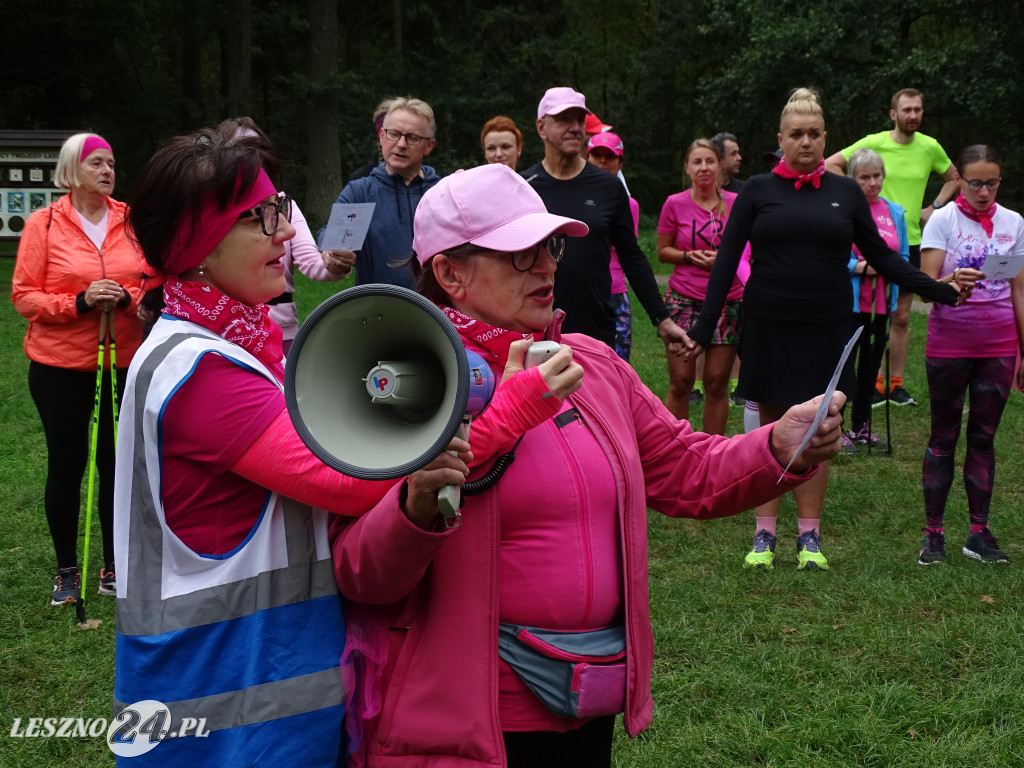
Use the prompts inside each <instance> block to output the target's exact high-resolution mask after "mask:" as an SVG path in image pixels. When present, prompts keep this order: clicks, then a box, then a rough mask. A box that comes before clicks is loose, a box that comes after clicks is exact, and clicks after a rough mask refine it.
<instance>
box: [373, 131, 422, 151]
mask: <svg viewBox="0 0 1024 768" xmlns="http://www.w3.org/2000/svg"><path fill="white" fill-rule="evenodd" d="M381 130H382V131H383V132H384V138H385V139H387V140H388V141H390V142H393V143H395V144H397V143H398V142H399V140H400V139H402V138H403V137H405V143H406V144H408V145H409V146H410V147H415V146H416V145H417V144H419V143H420V142H421V141H423V139H425V138H426V136H420V135H419V134H416V133H402V132H401V131H396V130H395V129H394V128H381Z"/></svg>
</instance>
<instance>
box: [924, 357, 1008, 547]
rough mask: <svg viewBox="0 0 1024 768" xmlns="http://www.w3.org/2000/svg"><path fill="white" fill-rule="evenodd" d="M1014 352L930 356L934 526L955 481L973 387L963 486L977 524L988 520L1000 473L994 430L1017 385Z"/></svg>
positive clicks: (929, 511)
mask: <svg viewBox="0 0 1024 768" xmlns="http://www.w3.org/2000/svg"><path fill="white" fill-rule="evenodd" d="M1016 362H1017V361H1016V359H1015V358H1013V357H973V358H971V357H969V358H946V357H929V358H926V361H925V370H926V371H927V374H928V396H929V399H930V400H931V410H932V434H931V437H930V438H929V440H928V448H927V449H926V450H925V453H924V469H923V473H922V474H923V478H922V479H923V482H924V510H925V515H926V516H927V519H928V522H927V525H928V527H929V528H941V527H942V518H943V514H944V513H945V510H946V499H947V498H948V497H949V490H950V488H951V487H952V485H953V460H954V457H955V454H956V444H957V441H958V440H959V439H960V424H961V422H962V420H963V410H964V397H965V395H966V394H967V392H968V391H970V395H971V397H970V410H969V413H968V416H967V453H966V456H965V457H964V488H965V490H966V491H967V508H968V511H969V512H970V516H971V524H972V525H987V524H988V511H989V503H990V502H991V500H992V482H993V480H994V478H995V472H996V454H995V447H994V442H995V434H996V429H998V428H999V420H1000V419H1001V418H1002V416H1003V408H1004V407H1005V406H1006V400H1007V398H1008V397H1009V395H1010V386H1011V385H1012V384H1013V373H1014V366H1015V365H1016Z"/></svg>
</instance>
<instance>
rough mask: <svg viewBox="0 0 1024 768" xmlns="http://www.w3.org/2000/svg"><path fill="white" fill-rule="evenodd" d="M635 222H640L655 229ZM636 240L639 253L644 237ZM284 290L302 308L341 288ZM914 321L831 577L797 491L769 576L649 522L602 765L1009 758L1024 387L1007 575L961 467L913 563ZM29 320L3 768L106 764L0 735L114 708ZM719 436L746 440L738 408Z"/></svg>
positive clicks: (861, 470) (19, 358)
mask: <svg viewBox="0 0 1024 768" xmlns="http://www.w3.org/2000/svg"><path fill="white" fill-rule="evenodd" d="M643 227H644V231H645V233H653V231H654V225H653V221H652V220H650V219H646V220H645V222H644V225H643ZM642 240H643V241H644V245H645V248H646V249H647V251H648V252H649V253H653V234H649V235H647V236H646V237H645V238H642ZM657 269H658V271H659V272H662V273H664V272H665V271H666V270H665V268H664V267H663V266H661V265H658V266H657ZM12 271H13V259H6V258H5V259H0V279H2V281H3V283H4V284H5V285H10V278H11V273H12ZM296 283H297V291H298V293H297V295H298V297H299V304H300V312H301V313H302V315H303V316H305V315H306V314H308V312H309V311H310V310H311V309H312V308H313V307H314V306H316V304H317V303H319V301H321V300H323V299H324V298H326V297H327V296H329V295H331V294H332V293H333V292H334V291H336V290H337V288H338V286H337V285H322V284H316V283H311V282H309V281H307V280H305V279H303V278H301V277H300V278H298V279H297V280H296ZM634 306H636V304H635V303H634ZM924 320H925V318H924V317H923V316H922V315H916V316H915V317H914V318H913V323H914V325H913V335H912V339H913V345H912V348H911V366H910V369H909V371H908V377H907V381H908V384H907V385H908V388H909V389H910V390H911V392H912V393H913V394H914V396H915V397H916V398H917V399H918V401H919V402H920V403H921V405H919V406H918V407H916V408H903V409H894V412H893V414H892V434H893V442H894V452H893V455H892V456H886V455H885V454H881V453H874V454H873V455H871V456H870V457H869V456H866V455H863V454H862V455H857V456H850V457H845V456H844V457H840V458H839V459H837V460H836V462H835V463H834V466H833V472H832V477H831V483H830V487H829V491H828V497H827V499H826V504H825V512H824V518H823V525H822V547H823V551H824V552H825V554H826V555H827V556H828V558H829V562H830V564H831V566H832V570H831V571H829V572H816V573H802V572H797V571H796V570H795V566H794V564H793V558H794V556H795V549H794V536H795V528H796V521H795V508H794V507H793V504H792V501H791V499H787V500H786V501H784V503H783V507H782V512H781V514H780V519H779V534H780V540H779V553H780V557H779V559H778V561H777V562H778V565H777V567H776V570H775V571H774V572H770V573H760V572H750V571H744V570H743V569H742V567H741V563H742V559H743V555H744V554H745V552H746V550H747V548H748V547H749V544H750V540H751V537H752V535H753V516H752V514H751V513H749V512H748V513H745V514H742V515H738V516H736V517H733V518H728V519H724V520H717V521H710V522H706V523H698V522H692V521H676V520H669V519H667V518H664V517H662V516H660V515H657V514H653V513H652V514H651V515H650V520H649V525H648V529H649V534H650V546H651V562H650V569H651V604H652V605H651V608H652V616H653V622H654V634H655V640H656V644H657V655H656V660H655V669H654V698H655V702H656V706H655V715H654V723H653V725H652V726H651V728H650V729H649V730H648V731H647V732H645V733H644V734H643V735H642V736H641V737H640V738H638V739H636V740H632V739H629V738H628V737H626V735H625V733H624V732H623V731H622V730H621V729H620V730H619V731H618V735H617V741H616V745H615V762H616V765H618V766H622V767H623V768H625V767H626V766H650V767H651V768H654V767H659V768H660V767H661V766H694V767H695V768H696V767H697V766H699V767H700V768H709V767H712V766H722V767H723V768H724V767H726V766H892V765H900V766H979V765H985V766H1014V765H1022V764H1024V706H1022V702H1021V691H1022V690H1024V668H1022V665H1021V664H1020V662H1019V658H1020V657H1021V652H1022V650H1024V649H1022V640H1021V637H1022V636H1024V616H1022V609H1021V594H1022V586H1024V585H1022V578H1021V564H1022V562H1024V489H1022V483H1021V480H1020V478H1021V477H1022V476H1024V459H1022V456H1021V450H1020V445H1021V439H1020V435H1021V433H1022V428H1024V396H1022V395H1021V394H1020V393H1017V392H1015V393H1014V394H1013V395H1012V396H1011V401H1010V403H1009V405H1008V407H1007V411H1006V415H1005V417H1004V419H1003V423H1002V426H1001V427H1000V430H999V434H998V438H997V445H996V452H997V456H998V473H997V478H996V489H995V497H994V499H993V503H992V518H991V522H992V528H993V530H994V532H995V533H996V535H997V536H998V537H999V538H1000V543H1001V544H1002V547H1003V549H1004V550H1005V551H1006V552H1007V553H1008V554H1009V556H1010V558H1011V560H1012V561H1013V562H1012V564H1011V565H1009V566H999V567H996V566H986V565H982V564H980V563H976V562H974V561H969V560H967V559H966V558H964V557H963V556H962V555H961V554H960V553H959V548H960V545H961V543H962V537H963V536H965V535H966V526H967V514H966V502H965V497H964V493H963V489H962V486H960V485H959V472H958V474H957V477H958V485H956V486H955V487H954V490H953V493H952V495H951V498H950V502H949V507H948V515H947V535H948V544H949V546H948V547H947V551H948V553H949V559H948V560H947V562H946V563H944V564H943V565H941V566H937V567H932V568H922V567H920V566H918V565H917V564H916V559H917V557H916V555H917V549H918V546H919V543H920V537H921V533H920V529H921V527H922V525H923V511H922V501H921V480H920V473H921V459H922V456H923V452H924V444H925V440H926V438H927V431H928V406H927V388H926V386H925V383H924V372H923V339H924V335H925V323H924ZM24 329H25V322H24V321H23V320H22V318H21V317H20V316H18V315H17V313H15V311H14V309H13V307H12V306H11V304H10V302H9V301H4V302H0V425H2V433H0V434H2V439H0V518H2V521H3V522H2V525H0V606H2V614H0V768H6V767H7V766H67V765H76V766H78V765H82V766H93V765H96V766H99V765H110V764H112V762H113V761H112V755H111V753H110V752H109V750H108V749H107V747H106V744H105V742H104V740H103V739H99V738H73V739H57V738H49V739H26V738H12V737H11V736H10V731H11V727H12V723H13V721H14V719H15V718H22V728H24V727H25V722H26V721H27V719H28V718H30V717H83V718H90V717H91V718H97V717H109V713H110V696H111V690H112V681H113V674H114V610H113V606H114V603H113V600H112V599H111V598H101V597H99V596H98V595H96V594H95V589H96V585H95V583H90V584H88V585H87V587H88V591H87V598H88V602H87V612H88V615H89V617H91V618H97V619H101V620H102V622H103V623H102V625H101V626H100V627H99V628H98V629H94V630H86V631H82V630H79V629H77V628H76V625H75V620H74V612H73V611H72V610H70V609H68V608H63V607H62V608H52V607H50V605H49V593H50V588H51V584H52V579H53V551H52V547H51V544H50V539H49V536H48V533H47V529H46V523H45V518H44V514H43V502H42V497H43V483H44V474H45V461H46V454H45V447H44V444H43V438H42V430H41V427H40V425H39V420H38V416H37V414H36V411H35V408H34V406H33V404H32V401H31V398H30V397H29V394H28V389H27V385H26V370H27V362H26V360H25V357H24V355H23V353H22V349H21V342H22V337H23V335H24ZM633 363H634V365H635V366H636V368H637V370H638V371H639V372H640V375H641V377H642V378H643V379H644V381H646V382H647V383H648V384H649V385H650V386H651V388H652V389H653V390H654V391H655V392H657V393H658V394H659V395H664V392H665V389H666V387H667V373H666V366H665V360H664V352H663V350H662V348H661V345H660V342H658V340H657V338H656V336H655V334H654V331H653V329H652V328H651V327H650V325H649V324H648V323H647V321H646V318H642V317H638V318H636V322H635V341H634V357H633ZM694 423H695V426H698V427H699V423H700V410H699V409H698V410H697V411H696V412H695V414H694ZM729 429H730V431H731V432H737V431H740V430H741V429H742V419H741V412H740V410H739V409H733V410H732V411H731V412H730V421H729ZM879 429H884V424H883V425H878V424H876V431H879ZM961 453H962V447H961ZM94 524H95V523H94ZM92 541H93V557H92V560H91V561H90V563H91V564H90V578H89V581H90V582H94V581H95V580H96V579H97V578H98V568H99V555H98V552H99V529H98V525H96V527H95V529H94V535H93V537H92Z"/></svg>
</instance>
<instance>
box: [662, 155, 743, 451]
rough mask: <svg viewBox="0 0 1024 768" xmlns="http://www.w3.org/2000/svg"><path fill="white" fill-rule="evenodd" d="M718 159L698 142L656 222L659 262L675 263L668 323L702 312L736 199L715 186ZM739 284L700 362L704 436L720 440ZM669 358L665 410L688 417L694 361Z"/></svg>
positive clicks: (731, 290) (689, 319) (736, 280)
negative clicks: (682, 185) (682, 180)
mask: <svg viewBox="0 0 1024 768" xmlns="http://www.w3.org/2000/svg"><path fill="white" fill-rule="evenodd" d="M721 164H722V158H721V157H719V155H718V150H717V149H716V148H715V145H714V144H713V143H712V142H711V141H710V140H709V139H697V140H696V141H694V142H693V143H692V144H690V146H689V147H688V148H687V150H686V159H685V161H684V164H683V167H684V169H685V172H686V177H688V178H689V181H690V188H689V189H684V190H683V191H682V192H678V193H676V194H674V195H671V196H669V198H668V199H667V200H666V201H665V205H664V206H663V207H662V209H661V218H660V219H659V221H658V260H659V261H662V262H664V263H666V264H674V265H675V269H674V270H673V271H672V276H671V277H670V278H669V281H668V290H667V291H666V292H665V305H666V306H667V307H668V308H669V309H670V310H671V312H672V319H673V320H674V321H675V322H676V323H678V324H679V325H680V326H681V327H682V328H684V329H685V328H689V327H690V325H692V324H693V321H694V320H695V319H696V318H697V316H698V315H699V314H700V312H701V308H702V306H703V304H704V296H705V295H706V294H707V288H708V276H709V275H710V274H711V267H712V266H713V265H714V263H715V256H716V255H717V254H718V244H719V243H720V242H721V239H722V232H723V231H724V230H725V223H726V221H728V219H729V211H730V210H732V205H733V202H734V201H735V200H736V194H735V193H733V192H726V191H724V190H722V189H721V188H719V186H718V174H719V171H720V170H721ZM742 296H743V284H742V282H741V281H740V279H739V277H735V278H734V279H733V282H732V285H731V286H730V287H729V292H728V294H727V296H726V303H725V307H724V308H723V309H722V311H721V313H720V315H719V318H718V321H717V323H716V324H715V329H714V332H713V335H712V338H711V339H710V341H709V347H708V349H707V357H706V358H705V360H704V377H703V380H704V391H705V395H706V397H707V403H706V405H705V406H704V423H703V427H704V431H705V432H708V433H710V434H714V435H724V434H725V425H726V422H727V421H728V419H729V374H730V373H731V372H732V365H733V361H735V359H736V345H737V344H738V343H739V318H740V299H741V298H742ZM667 358H668V377H669V383H668V394H667V395H666V396H665V406H666V407H667V408H668V409H669V410H670V411H672V414H673V415H674V416H675V417H676V418H679V419H688V418H689V417H690V392H691V391H692V390H693V384H694V381H695V379H696V373H697V371H696V368H697V361H696V359H694V358H689V357H687V358H683V357H680V356H678V355H674V354H672V353H668V354H667Z"/></svg>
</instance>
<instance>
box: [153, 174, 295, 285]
mask: <svg viewBox="0 0 1024 768" xmlns="http://www.w3.org/2000/svg"><path fill="white" fill-rule="evenodd" d="M238 173H239V181H241V173H242V171H241V169H239V171H238ZM236 189H237V186H236ZM276 192H277V190H276V189H275V188H274V184H273V182H271V181H270V177H269V176H267V172H266V171H264V170H263V169H262V168H260V170H259V173H258V174H257V176H256V182H255V183H254V184H253V185H252V188H251V189H249V191H248V192H245V193H244V194H242V195H241V196H240V197H239V198H238V201H237V202H235V203H234V204H233V205H231V206H229V207H228V208H227V209H225V210H219V209H218V208H217V203H216V202H215V201H214V200H213V196H212V195H205V196H204V197H203V200H202V201H201V202H200V205H199V218H198V219H197V220H195V221H193V219H192V212H191V211H188V212H186V214H185V216H184V218H182V220H181V224H180V225H179V226H178V232H177V234H176V235H175V237H174V245H173V246H172V247H171V250H170V254H169V255H168V256H167V258H166V259H165V260H164V270H166V271H167V272H169V273H171V274H172V275H182V274H184V273H185V272H188V271H189V270H190V269H193V268H194V267H198V266H199V265H200V264H202V263H203V259H205V258H206V257H207V256H209V255H210V254H211V253H212V252H213V249H214V248H216V247H217V244H218V243H219V242H220V241H221V240H223V239H224V237H225V235H227V233H228V231H229V230H230V229H231V228H232V227H233V226H235V222H236V221H238V216H239V214H241V213H244V212H245V211H247V210H249V209H250V208H253V207H255V206H256V205H257V203H260V202H261V201H263V200H265V199H266V198H268V197H270V196H271V195H273V194H275V193H276Z"/></svg>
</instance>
